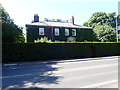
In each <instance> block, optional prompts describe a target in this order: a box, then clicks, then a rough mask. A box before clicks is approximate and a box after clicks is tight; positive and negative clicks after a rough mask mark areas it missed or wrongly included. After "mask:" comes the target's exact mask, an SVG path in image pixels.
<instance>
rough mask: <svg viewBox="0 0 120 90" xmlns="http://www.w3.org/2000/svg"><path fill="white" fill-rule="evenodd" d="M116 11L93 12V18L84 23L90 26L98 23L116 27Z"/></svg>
mask: <svg viewBox="0 0 120 90" xmlns="http://www.w3.org/2000/svg"><path fill="white" fill-rule="evenodd" d="M115 20H116V13H115V12H114V13H108V14H107V13H105V12H96V13H93V15H92V16H91V18H90V19H89V20H88V21H87V22H85V23H84V26H88V27H93V28H94V27H95V26H97V25H104V24H106V25H109V26H111V27H112V28H115V26H116V22H115Z"/></svg>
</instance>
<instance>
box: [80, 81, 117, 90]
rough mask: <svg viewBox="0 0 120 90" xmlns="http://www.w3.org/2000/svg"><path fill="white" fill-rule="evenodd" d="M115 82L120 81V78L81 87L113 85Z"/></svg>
mask: <svg viewBox="0 0 120 90" xmlns="http://www.w3.org/2000/svg"><path fill="white" fill-rule="evenodd" d="M114 83H118V80H112V81H108V82H103V83H98V84H94V85H90V86H84V87H81V88H99V87H101V86H106V85H111V84H114ZM115 88H118V87H115Z"/></svg>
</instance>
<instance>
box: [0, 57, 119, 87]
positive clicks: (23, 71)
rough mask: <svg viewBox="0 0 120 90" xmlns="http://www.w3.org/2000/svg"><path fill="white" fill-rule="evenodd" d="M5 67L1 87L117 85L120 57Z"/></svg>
mask: <svg viewBox="0 0 120 90" xmlns="http://www.w3.org/2000/svg"><path fill="white" fill-rule="evenodd" d="M74 61H75V60H74ZM2 69H3V70H2V75H3V76H2V77H0V78H2V88H102V87H103V88H118V83H117V81H118V57H110V58H99V59H97V60H94V58H93V60H90V61H77V60H76V61H75V62H69V61H68V62H62V63H48V64H39V65H27V66H25V65H23V66H10V67H3V68H2ZM114 84H115V85H114ZM110 85H112V87H110Z"/></svg>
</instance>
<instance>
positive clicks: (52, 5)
mask: <svg viewBox="0 0 120 90" xmlns="http://www.w3.org/2000/svg"><path fill="white" fill-rule="evenodd" d="M118 1H119V0H1V4H2V5H3V7H4V9H5V10H6V11H7V12H8V13H9V15H10V17H11V18H12V19H13V20H14V23H15V24H17V25H19V26H24V25H25V24H29V23H31V21H32V20H33V17H34V14H38V15H39V20H40V21H43V20H44V18H51V19H63V20H70V18H71V16H74V19H75V24H79V25H83V23H84V22H85V21H87V20H88V19H89V18H90V17H91V16H92V14H93V13H95V12H106V13H112V12H118Z"/></svg>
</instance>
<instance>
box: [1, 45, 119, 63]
mask: <svg viewBox="0 0 120 90" xmlns="http://www.w3.org/2000/svg"><path fill="white" fill-rule="evenodd" d="M113 55H120V43H20V44H17V43H16V44H10V43H6V44H5V43H4V44H2V58H3V60H2V61H3V62H16V61H37V60H38V61H40V60H52V59H72V58H86V57H99V56H113Z"/></svg>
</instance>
